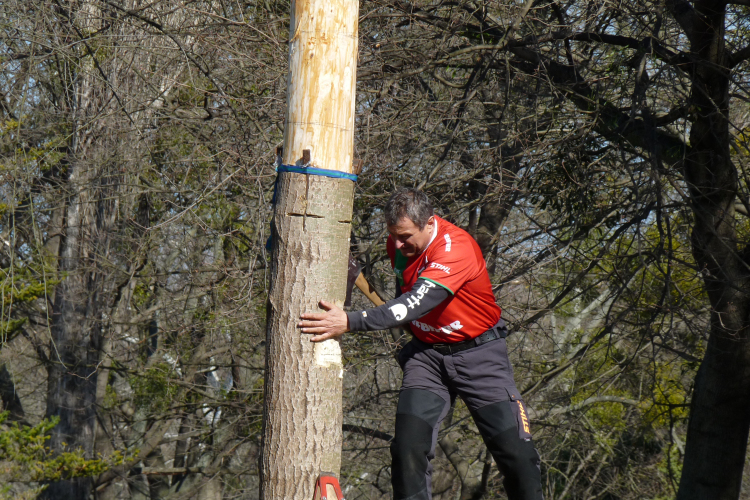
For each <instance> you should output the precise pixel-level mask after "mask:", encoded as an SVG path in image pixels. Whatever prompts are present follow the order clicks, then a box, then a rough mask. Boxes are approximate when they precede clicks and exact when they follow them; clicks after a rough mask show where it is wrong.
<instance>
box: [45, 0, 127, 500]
mask: <svg viewBox="0 0 750 500" xmlns="http://www.w3.org/2000/svg"><path fill="white" fill-rule="evenodd" d="M69 16H70V20H71V24H72V25H73V26H74V30H76V32H77V33H81V34H85V33H91V32H94V31H96V30H97V29H98V28H99V27H100V26H101V12H100V10H99V6H98V4H97V2H94V1H88V2H83V3H81V4H80V5H79V6H78V7H77V8H71V10H70V11H69ZM76 62H77V63H78V65H77V66H75V67H74V70H75V71H76V74H75V77H74V78H73V79H72V82H73V88H74V91H73V92H72V93H71V95H70V99H69V100H68V101H67V102H66V106H67V109H66V111H67V112H68V113H69V114H70V116H71V124H72V129H73V130H72V133H71V136H70V142H69V145H68V154H67V157H66V159H65V164H66V166H67V169H68V175H67V183H66V198H65V200H64V201H63V208H62V213H64V219H63V221H62V227H61V229H60V232H61V238H60V245H59V247H58V250H59V254H58V276H59V277H60V278H61V279H62V281H61V282H60V284H59V285H58V286H57V288H56V289H55V295H54V300H53V303H52V313H51V315H50V320H51V326H50V334H51V340H50V349H49V351H50V356H49V357H50V366H49V368H48V380H47V412H46V413H47V417H48V418H49V417H59V418H60V423H59V424H58V425H57V426H56V427H55V428H54V429H53V430H52V431H51V433H50V434H51V436H50V441H49V446H50V448H51V449H52V450H53V451H54V452H55V453H63V452H66V451H73V450H76V449H82V450H84V452H85V456H86V457H87V458H89V459H91V458H94V456H93V455H94V450H93V447H94V435H95V432H96V404H95V402H96V387H97V375H98V364H99V361H100V358H99V354H100V347H101V341H102V311H103V307H104V304H103V302H105V301H106V298H105V297H104V294H103V292H104V288H103V287H104V281H105V279H106V271H102V270H101V268H100V266H99V263H98V262H99V260H100V259H101V258H102V256H103V255H105V254H106V253H107V250H106V249H107V246H108V244H109V241H110V228H111V225H112V222H113V220H114V217H115V216H116V213H117V206H116V202H115V201H114V199H113V197H112V196H111V194H112V193H111V192H109V191H110V190H111V189H112V188H113V186H115V185H116V184H117V182H116V180H115V177H114V176H113V174H112V173H111V172H109V171H108V169H107V165H108V164H109V163H110V159H109V158H108V153H107V148H106V146H105V145H104V144H102V140H103V139H104V138H105V137H106V134H105V133H104V132H103V130H104V129H105V128H106V125H104V121H105V119H102V118H100V119H99V120H96V119H94V117H96V116H97V115H98V114H99V113H100V112H101V109H100V107H101V106H102V105H103V103H106V102H107V98H106V96H104V95H103V94H104V93H105V91H104V90H103V86H104V83H103V82H102V81H101V78H100V77H99V75H98V74H97V73H96V67H95V63H94V61H93V58H92V56H91V54H90V53H89V49H88V48H87V47H86V46H85V45H84V44H81V46H80V52H79V59H78V61H76ZM114 175H116V174H114ZM105 191H106V192H105ZM92 484H93V482H92V478H90V477H85V478H77V479H71V480H60V481H57V482H53V483H51V484H49V486H48V488H47V489H46V490H45V491H44V493H42V495H41V497H42V498H48V499H55V500H58V499H62V498H65V499H66V500H78V499H80V500H84V499H88V498H89V497H90V494H91V490H92Z"/></svg>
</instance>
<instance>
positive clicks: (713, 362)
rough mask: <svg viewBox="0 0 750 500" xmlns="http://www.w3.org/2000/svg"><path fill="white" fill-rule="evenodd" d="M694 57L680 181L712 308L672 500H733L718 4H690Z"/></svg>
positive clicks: (735, 406)
mask: <svg viewBox="0 0 750 500" xmlns="http://www.w3.org/2000/svg"><path fill="white" fill-rule="evenodd" d="M695 19H696V21H697V22H698V23H699V26H696V27H695V28H696V29H694V32H693V39H692V40H691V42H692V49H693V50H692V52H693V54H694V55H695V56H696V57H697V61H696V64H695V70H694V75H693V90H692V96H691V108H692V111H693V113H694V119H693V124H692V129H691V133H690V144H691V146H692V148H691V149H692V151H691V154H690V155H689V156H688V157H687V158H686V159H685V175H686V179H687V182H688V185H689V187H690V194H691V199H692V204H693V213H694V217H695V227H694V230H693V255H694V256H695V260H696V263H697V264H698V266H699V268H700V269H701V272H702V273H703V277H704V282H705V287H706V291H707V293H708V297H709V300H710V302H711V306H712V313H711V331H710V337H709V340H708V345H707V348H706V354H705V357H704V359H703V362H702V364H701V367H700V369H699V371H698V375H697V377H696V385H695V392H694V395H693V399H692V403H691V411H690V422H689V425H688V434H687V442H686V444H687V446H686V448H685V461H684V464H683V469H682V479H681V481H680V489H679V493H678V495H677V498H678V500H692V499H708V498H710V499H712V500H729V499H732V500H735V499H737V498H738V497H739V494H740V489H741V486H742V471H743V468H744V465H745V452H746V449H747V440H748V429H749V428H750V339H749V338H748V326H750V325H749V323H750V321H749V319H748V312H750V296H749V294H748V291H749V289H748V285H750V283H749V282H748V276H749V273H748V267H747V260H746V259H743V256H741V255H740V254H739V253H738V251H737V250H738V239H737V232H736V228H735V222H734V202H735V197H736V194H737V170H736V168H735V166H734V165H733V163H732V160H731V158H730V154H729V143H730V136H729V112H728V109H729V71H730V70H729V69H727V68H726V66H727V61H726V49H725V47H724V22H725V11H724V5H723V4H716V3H713V2H708V1H703V2H698V3H697V4H696V18H695Z"/></svg>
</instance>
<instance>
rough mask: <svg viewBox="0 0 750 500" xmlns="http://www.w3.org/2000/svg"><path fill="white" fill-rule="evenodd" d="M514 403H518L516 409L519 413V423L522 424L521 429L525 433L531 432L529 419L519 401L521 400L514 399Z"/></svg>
mask: <svg viewBox="0 0 750 500" xmlns="http://www.w3.org/2000/svg"><path fill="white" fill-rule="evenodd" d="M516 403H518V411H519V412H520V414H521V423H522V424H523V431H524V432H525V433H526V434H531V429H530V428H529V419H528V417H527V416H526V410H525V409H524V407H523V404H522V403H521V401H519V400H516Z"/></svg>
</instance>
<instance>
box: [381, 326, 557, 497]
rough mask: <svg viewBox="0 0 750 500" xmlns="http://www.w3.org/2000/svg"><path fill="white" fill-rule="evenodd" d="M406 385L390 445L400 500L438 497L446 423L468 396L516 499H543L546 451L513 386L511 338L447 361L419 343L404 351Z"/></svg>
mask: <svg viewBox="0 0 750 500" xmlns="http://www.w3.org/2000/svg"><path fill="white" fill-rule="evenodd" d="M399 364H400V365H401V367H402V368H403V370H404V381H403V385H402V387H401V393H400V396H399V401H398V410H397V412H396V432H395V438H394V440H393V442H392V444H391V457H392V466H391V471H392V482H393V498H394V499H397V500H406V499H409V500H423V499H424V500H429V499H431V498H432V484H431V478H432V465H431V463H430V461H431V460H432V459H433V458H434V457H435V445H436V443H437V435H438V431H439V429H440V424H441V422H442V421H443V419H444V418H445V417H446V415H447V414H448V411H449V409H450V405H451V402H452V401H453V399H454V398H455V397H456V396H459V397H461V399H463V401H464V402H465V403H466V406H467V407H468V408H469V411H470V412H471V415H472V417H473V418H474V422H475V423H476V425H477V428H478V429H479V432H480V433H481V435H482V438H483V439H484V442H485V444H486V445H487V447H488V449H489V450H490V453H492V456H493V458H494V459H495V462H496V463H497V466H498V468H499V469H500V472H502V473H503V476H504V478H503V484H504V486H505V489H506V491H507V492H508V497H509V499H510V500H542V499H543V496H542V486H541V473H540V468H539V466H540V460H539V454H538V453H537V451H536V449H535V448H534V444H533V442H532V440H531V434H530V432H529V422H528V417H527V414H526V407H525V406H524V404H523V401H521V398H520V395H519V392H518V389H517V388H516V385H515V382H514V381H513V370H512V368H511V365H510V362H509V361H508V352H507V345H506V343H505V339H498V340H494V341H492V342H488V343H486V344H483V345H481V346H479V347H474V348H472V349H467V350H465V351H461V352H459V353H456V354H451V355H446V356H443V355H441V354H440V353H438V352H436V351H435V350H433V349H432V348H430V346H429V345H427V344H425V343H423V342H421V341H419V340H417V339H414V340H412V341H411V342H409V343H408V344H407V345H406V346H405V347H404V349H403V350H402V351H401V353H400V354H399Z"/></svg>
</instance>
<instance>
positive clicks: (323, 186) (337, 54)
mask: <svg viewBox="0 0 750 500" xmlns="http://www.w3.org/2000/svg"><path fill="white" fill-rule="evenodd" d="M357 20H358V3H357V2H355V1H352V0H333V1H331V0H297V1H294V2H292V16H291V27H290V47H289V58H290V65H289V66H290V72H289V79H288V90H287V92H288V104H287V118H286V126H285V131H284V149H283V154H284V156H283V163H284V164H287V165H297V166H307V165H309V166H315V167H318V168H324V169H329V170H338V171H342V172H348V173H351V171H352V158H353V137H354V96H355V84H356V82H355V77H356V54H357ZM305 150H308V151H309V155H305V154H304V153H303V151H305ZM277 189H278V191H277V196H276V199H277V202H276V203H277V204H276V207H275V212H274V238H273V245H274V249H273V266H272V272H271V280H272V281H271V292H270V296H269V302H268V325H267V328H268V330H267V345H266V379H265V416H264V430H263V450H262V459H261V467H260V472H261V481H260V484H261V486H260V488H261V498H265V499H283V500H287V499H308V498H311V497H312V495H313V487H314V482H315V478H316V477H317V476H318V475H319V474H320V473H321V472H323V471H327V472H333V473H336V474H338V472H339V470H340V467H341V442H342V431H341V427H342V412H341V391H342V383H341V382H342V376H343V369H342V363H341V349H340V347H339V343H338V341H336V340H329V341H326V342H322V343H317V344H313V343H311V342H310V339H309V336H307V335H302V334H301V333H300V331H299V329H298V328H297V326H296V325H297V322H298V321H299V315H300V314H301V313H302V312H305V311H316V310H318V302H319V301H320V300H321V299H326V300H332V301H333V302H335V303H337V304H338V305H339V306H341V305H342V304H343V301H344V298H345V294H346V278H347V272H348V259H347V256H348V253H349V237H350V231H351V216H352V203H353V193H354V185H353V183H352V182H351V181H350V180H346V179H334V178H328V177H321V176H308V175H303V174H298V173H282V174H280V176H279V181H278V186H277Z"/></svg>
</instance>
